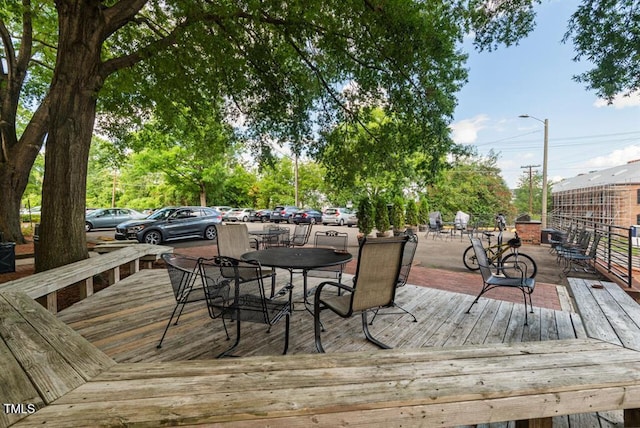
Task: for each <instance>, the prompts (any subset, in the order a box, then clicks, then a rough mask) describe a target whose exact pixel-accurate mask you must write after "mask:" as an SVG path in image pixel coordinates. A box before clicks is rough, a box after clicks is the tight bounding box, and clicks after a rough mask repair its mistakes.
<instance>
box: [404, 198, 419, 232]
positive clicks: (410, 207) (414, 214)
mask: <svg viewBox="0 0 640 428" xmlns="http://www.w3.org/2000/svg"><path fill="white" fill-rule="evenodd" d="M419 221H420V220H419V218H418V205H416V201H414V200H413V199H409V202H407V224H408V225H410V226H417V225H418V224H419Z"/></svg>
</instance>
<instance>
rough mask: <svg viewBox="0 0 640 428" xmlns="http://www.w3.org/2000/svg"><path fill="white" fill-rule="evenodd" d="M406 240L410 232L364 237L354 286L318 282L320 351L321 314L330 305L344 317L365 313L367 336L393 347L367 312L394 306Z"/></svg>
mask: <svg viewBox="0 0 640 428" xmlns="http://www.w3.org/2000/svg"><path fill="white" fill-rule="evenodd" d="M406 242H407V237H406V236H403V237H393V238H377V239H367V238H364V239H363V241H362V245H361V246H360V250H359V251H358V266H357V268H356V276H355V280H354V283H353V286H348V285H345V284H342V283H340V282H334V281H325V282H322V283H321V284H320V285H319V286H318V288H317V289H316V293H315V301H314V312H313V319H314V331H315V342H316V349H317V350H318V352H324V348H323V347H322V341H321V337H320V332H321V330H322V323H321V321H320V315H321V313H322V311H324V310H326V309H329V310H331V311H332V312H334V313H336V314H337V315H338V316H340V317H342V318H350V317H351V316H353V315H354V314H356V313H358V312H359V313H360V315H361V317H362V330H363V332H364V335H365V337H366V338H367V340H368V341H370V342H371V343H374V344H375V345H377V346H378V347H380V348H382V349H389V348H390V347H389V346H388V345H386V344H384V343H382V342H381V341H379V340H378V339H376V338H374V337H373V336H372V335H371V333H370V332H369V326H368V322H367V312H368V311H369V310H372V309H379V308H383V307H389V306H393V302H394V298H395V294H396V285H397V284H398V276H399V275H400V268H401V266H402V254H403V251H404V246H405V244H406ZM337 289H341V290H342V291H344V292H345V293H344V294H341V295H338V294H336V293H335V291H336V290H337Z"/></svg>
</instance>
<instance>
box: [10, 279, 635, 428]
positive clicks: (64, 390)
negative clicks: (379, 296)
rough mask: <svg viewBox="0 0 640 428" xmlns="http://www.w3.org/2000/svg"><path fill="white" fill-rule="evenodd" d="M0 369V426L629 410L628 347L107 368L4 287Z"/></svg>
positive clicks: (337, 420)
mask: <svg viewBox="0 0 640 428" xmlns="http://www.w3.org/2000/svg"><path fill="white" fill-rule="evenodd" d="M0 360H1V361H2V367H3V370H2V371H0V403H3V406H4V407H3V412H0V413H2V414H1V416H0V427H4V426H7V425H10V424H12V423H15V426H42V425H54V426H58V425H62V426H73V427H77V426H98V425H100V426H115V425H117V426H122V425H145V426H161V425H162V426H164V425H198V424H230V425H238V426H243V427H244V426H265V425H272V426H309V425H314V426H327V427H329V426H330V427H333V426H336V425H366V426H380V427H388V426H391V425H404V426H416V425H421V426H452V425H467V424H477V423H488V422H499V421H511V420H517V421H519V422H518V423H517V426H518V427H526V426H530V427H534V426H535V427H550V426H551V423H552V417H553V416H559V415H566V414H573V413H585V412H596V411H605V410H619V409H636V408H639V407H640V352H639V351H637V350H634V349H627V348H624V347H621V346H617V345H614V344H611V343H607V342H603V341H600V340H596V339H573V340H561V341H544V342H524V343H514V344H483V345H473V346H462V347H452V348H421V349H392V350H384V351H383V350H368V351H362V352H357V353H335V354H312V355H308V354H307V355H305V354H300V355H285V356H281V355H273V356H262V357H248V358H238V359H226V360H214V361H205V360H200V361H179V362H156V363H126V364H125V363H122V364H116V363H114V362H113V361H112V360H111V359H110V358H108V357H107V356H105V355H104V354H103V353H102V352H101V351H99V350H98V349H97V348H95V347H94V346H93V345H92V344H90V343H89V342H87V341H86V340H85V339H84V338H82V337H80V336H79V335H78V334H77V333H76V332H74V331H73V330H72V329H70V328H69V327H68V326H66V325H65V324H64V323H62V322H61V321H60V320H59V319H57V318H56V317H55V316H54V315H52V314H51V313H50V312H48V311H47V310H46V309H45V308H43V307H42V306H41V305H39V304H37V303H36V302H35V301H34V300H32V299H30V298H29V297H28V296H27V295H25V294H23V293H15V292H5V293H2V292H0ZM5 404H6V405H5ZM35 410H37V411H36V412H35V413H33V411H35ZM633 415H634V413H633V412H630V413H629V414H627V413H625V416H633ZM627 421H631V419H627ZM636 422H637V420H636ZM627 426H637V424H636V425H634V424H632V422H630V424H629V425H627Z"/></svg>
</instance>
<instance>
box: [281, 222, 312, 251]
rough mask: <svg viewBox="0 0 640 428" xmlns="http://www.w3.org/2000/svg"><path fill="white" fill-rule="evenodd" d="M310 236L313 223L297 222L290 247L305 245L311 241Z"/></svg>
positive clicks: (289, 243) (290, 240)
mask: <svg viewBox="0 0 640 428" xmlns="http://www.w3.org/2000/svg"><path fill="white" fill-rule="evenodd" d="M309 236H311V224H307V223H305V224H296V227H295V228H294V229H293V235H292V236H291V239H289V242H287V245H288V246H289V247H303V246H305V245H307V243H308V242H309Z"/></svg>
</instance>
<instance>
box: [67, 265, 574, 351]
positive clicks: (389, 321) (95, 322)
mask: <svg viewBox="0 0 640 428" xmlns="http://www.w3.org/2000/svg"><path fill="white" fill-rule="evenodd" d="M287 277H288V275H286V274H285V275H278V278H281V279H282V280H284V279H285V278H287ZM309 281H310V288H311V287H313V285H314V284H315V283H317V282H319V281H320V279H312V278H310V279H309ZM294 282H295V283H296V287H295V293H294V300H295V301H296V302H300V301H301V300H302V299H301V295H300V293H301V290H302V286H301V277H300V276H296V277H295V278H294ZM472 299H473V297H472V296H468V295H464V294H458V293H451V292H446V291H441V290H435V289H429V288H424V287H416V286H412V285H407V286H405V287H402V288H400V289H398V296H397V302H398V304H400V305H401V306H403V307H404V308H406V309H407V310H409V311H411V312H412V313H414V314H415V315H416V317H417V318H418V322H417V323H414V322H412V319H411V317H410V316H408V315H403V314H400V313H398V310H397V309H395V308H389V309H386V310H385V311H388V312H393V314H390V315H386V314H385V315H379V316H378V317H377V318H376V319H375V322H374V323H373V325H372V326H371V327H370V328H371V331H372V332H373V334H374V335H376V336H377V337H379V338H380V339H381V340H382V341H384V342H385V343H388V344H389V345H391V346H393V347H403V348H420V347H433V346H457V345H464V344H480V343H501V342H521V341H540V340H556V339H559V338H575V337H576V334H575V332H574V330H575V329H580V322H579V320H577V319H576V318H577V316H576V315H575V314H572V313H568V312H559V311H553V310H548V309H540V308H534V309H535V313H534V314H533V315H531V314H530V315H531V316H530V319H529V325H528V326H524V306H523V305H521V304H516V303H509V302H504V301H498V300H493V299H489V298H486V299H485V298H483V299H481V300H480V302H479V303H478V304H476V305H474V307H473V309H472V310H471V313H469V314H467V313H466V312H465V311H466V309H467V308H468V306H469V305H470V304H471V301H472ZM174 304H175V301H174V299H173V295H172V293H171V287H170V285H169V279H168V275H167V273H166V271H164V270H162V269H155V270H143V271H141V272H139V273H137V274H136V275H133V276H131V277H128V278H125V279H124V280H122V281H120V282H119V283H117V284H114V285H113V286H111V287H109V288H107V289H105V290H102V291H100V292H99V293H97V294H96V295H95V296H91V297H90V298H88V299H85V300H83V301H81V302H79V303H77V304H76V305H74V306H72V307H71V308H68V309H66V310H64V311H62V312H61V313H60V314H58V316H59V318H60V319H61V320H62V321H64V322H65V323H67V324H68V325H70V326H71V327H72V328H73V329H75V330H76V331H78V332H79V333H80V334H82V335H83V336H84V337H85V338H86V339H87V340H89V341H90V342H91V343H93V344H94V345H96V346H97V347H98V348H100V349H101V350H102V351H104V352H105V353H106V354H107V355H109V356H110V357H112V358H114V359H115V360H116V361H118V362H134V361H173V360H185V359H200V358H205V359H206V358H213V357H215V355H217V354H218V353H219V352H220V351H222V350H224V349H226V347H228V346H229V342H228V341H227V340H226V337H225V336H224V332H223V328H222V322H221V321H220V320H219V319H218V320H211V319H210V318H209V317H208V315H207V312H206V307H205V304H204V303H203V302H200V303H196V304H190V305H187V307H186V308H185V310H184V312H183V314H182V316H181V318H180V322H179V323H178V325H175V326H174V325H172V326H171V327H170V328H169V332H168V334H167V337H166V338H165V341H164V343H163V346H162V348H161V349H156V345H157V341H158V340H159V338H160V336H161V335H162V331H163V329H164V327H165V325H166V322H167V320H168V319H169V315H170V314H171V311H172V310H173V306H174ZM295 309H296V310H295V312H294V313H293V315H292V317H291V338H290V345H289V353H291V354H298V353H315V352H316V351H315V345H314V340H313V317H312V316H311V314H310V313H309V312H307V311H305V310H303V306H302V304H301V303H297V304H296V306H295ZM326 312H327V314H326V315H325V313H323V317H322V321H323V324H324V326H325V329H326V331H325V332H324V333H323V335H322V337H323V343H324V344H325V346H326V348H327V351H328V352H348V351H358V350H366V349H371V348H372V346H373V345H371V344H370V343H369V342H367V341H366V340H365V338H364V335H363V334H362V329H361V326H360V323H361V321H360V318H359V317H355V318H353V319H348V320H345V319H342V318H340V317H338V316H336V315H334V314H332V313H328V312H329V311H326ZM558 320H560V321H558ZM228 327H229V331H230V334H231V335H232V337H233V334H235V325H234V324H233V323H228ZM283 333H284V323H278V324H277V325H276V326H274V327H273V328H272V330H271V332H270V333H269V334H267V333H266V330H265V326H263V325H260V324H251V323H243V324H242V340H241V342H240V345H239V346H238V348H237V350H236V352H235V353H236V355H242V356H249V355H276V354H279V353H280V352H281V347H282V340H283Z"/></svg>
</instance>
